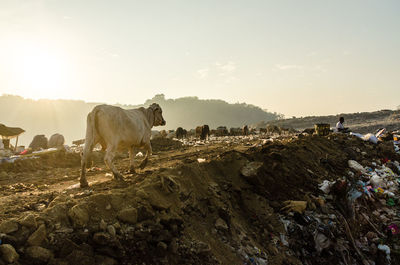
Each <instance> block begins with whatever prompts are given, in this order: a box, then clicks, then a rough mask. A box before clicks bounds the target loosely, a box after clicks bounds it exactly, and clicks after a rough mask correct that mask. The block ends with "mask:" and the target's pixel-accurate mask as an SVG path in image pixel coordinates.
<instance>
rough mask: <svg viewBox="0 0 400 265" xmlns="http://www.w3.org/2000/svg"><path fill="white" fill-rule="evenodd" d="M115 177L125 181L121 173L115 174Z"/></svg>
mask: <svg viewBox="0 0 400 265" xmlns="http://www.w3.org/2000/svg"><path fill="white" fill-rule="evenodd" d="M114 179H115V180H118V181H124V177H123V176H122V175H121V174H114Z"/></svg>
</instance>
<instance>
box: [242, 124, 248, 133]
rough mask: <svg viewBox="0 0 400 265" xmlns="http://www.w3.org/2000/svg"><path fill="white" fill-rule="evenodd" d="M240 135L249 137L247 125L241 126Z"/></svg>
mask: <svg viewBox="0 0 400 265" xmlns="http://www.w3.org/2000/svg"><path fill="white" fill-rule="evenodd" d="M242 134H243V135H249V127H248V126H247V125H245V126H243V128H242Z"/></svg>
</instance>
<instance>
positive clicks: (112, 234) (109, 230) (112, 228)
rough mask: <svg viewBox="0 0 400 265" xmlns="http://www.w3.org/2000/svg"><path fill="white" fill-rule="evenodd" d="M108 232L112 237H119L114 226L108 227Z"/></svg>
mask: <svg viewBox="0 0 400 265" xmlns="http://www.w3.org/2000/svg"><path fill="white" fill-rule="evenodd" d="M107 232H108V233H109V234H110V235H111V236H112V237H115V236H116V235H117V231H116V230H115V227H114V226H113V225H109V226H107Z"/></svg>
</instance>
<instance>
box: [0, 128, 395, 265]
mask: <svg viewBox="0 0 400 265" xmlns="http://www.w3.org/2000/svg"><path fill="white" fill-rule="evenodd" d="M153 147H155V148H154V154H153V156H152V157H151V159H150V161H149V164H148V166H147V167H146V168H145V169H144V170H137V173H136V174H128V173H126V170H127V169H128V168H129V160H128V158H127V157H126V156H125V155H122V156H121V157H120V158H118V159H117V160H116V165H117V167H118V168H119V169H120V170H121V172H124V178H125V181H124V182H117V181H114V180H113V178H112V175H111V174H110V171H109V170H108V169H107V168H105V166H104V164H103V163H102V162H101V156H102V155H101V153H98V154H97V155H96V156H95V158H94V161H95V164H94V166H93V167H92V168H90V169H89V172H88V173H87V177H88V181H89V185H90V187H89V188H88V189H81V188H80V187H79V174H80V157H79V154H78V153H73V154H70V153H65V152H61V151H60V152H58V153H55V154H49V155H47V156H44V157H41V158H39V159H30V160H23V161H18V162H15V163H13V164H4V163H3V164H1V165H0V195H1V199H0V221H1V223H0V239H1V240H2V245H3V248H5V247H4V246H5V245H11V246H12V248H13V249H14V251H15V254H14V255H11V254H9V252H7V251H6V250H3V249H2V248H1V245H0V256H2V260H3V261H1V260H0V264H3V263H5V264H6V263H14V264H71V265H72V264H363V263H364V264H374V263H365V260H368V262H369V261H371V262H372V261H373V262H375V264H379V260H381V259H382V258H381V256H382V253H380V252H379V251H378V252H376V253H374V254H373V253H372V252H371V253H372V254H371V253H370V252H369V250H362V251H363V253H361V254H359V255H353V257H347V256H346V255H344V257H343V255H342V254H343V253H345V251H350V252H354V251H355V247H354V246H353V245H352V244H351V239H350V238H351V237H350V238H349V235H348V233H347V234H346V232H345V231H344V228H343V227H342V226H341V225H339V224H337V225H336V228H335V229H333V228H331V229H332V231H333V230H335V231H334V233H336V234H335V236H333V237H332V238H330V240H331V243H330V246H329V247H326V248H324V249H323V250H322V251H318V250H316V249H315V246H314V244H316V243H315V242H316V241H317V240H316V239H315V238H311V239H310V240H309V242H311V243H310V244H312V245H313V246H310V247H309V248H310V249H307V248H306V249H304V248H305V247H304V245H305V244H307V242H306V243H301V242H302V241H301V240H305V237H307V236H310V235H309V234H304V233H306V232H305V231H307V230H306V229H304V230H301V232H299V231H297V234H296V233H294V232H293V231H291V230H290V229H289V230H288V227H286V226H287V225H285V224H287V223H288V222H289V221H288V220H292V221H293V220H294V219H295V218H300V217H299V216H298V215H296V214H294V215H293V213H292V214H289V215H287V213H285V212H284V211H282V207H284V206H285V205H286V204H285V203H284V202H285V201H287V200H293V201H305V202H307V210H308V211H312V214H311V213H309V214H308V215H307V214H303V215H301V218H304V216H308V217H307V218H311V217H310V216H314V217H315V216H318V215H321V216H322V215H326V216H329V215H332V214H334V215H335V216H336V217H335V218H337V220H336V221H335V222H336V223H343V222H340V221H339V220H340V218H341V216H343V218H346V220H348V223H349V226H350V229H352V231H353V237H354V238H361V237H362V235H363V234H365V233H366V231H365V230H363V229H364V228H363V227H361V226H360V225H358V224H357V222H356V221H351V220H354V216H346V209H347V208H346V209H344V210H343V207H340V205H339V206H337V205H338V204H340V203H339V202H337V201H336V198H337V196H336V195H333V197H332V195H330V197H329V196H324V195H323V194H322V192H321V190H319V189H318V185H319V184H320V183H321V182H323V181H324V180H332V181H333V180H339V179H342V178H343V177H344V176H345V175H347V173H348V171H349V167H348V160H350V159H351V160H356V161H358V162H360V163H361V164H362V165H363V166H371V162H372V161H375V162H376V163H382V162H380V161H382V160H385V161H387V160H388V159H390V160H392V161H393V160H396V159H397V160H399V161H400V159H399V156H398V155H397V154H395V153H394V151H393V144H392V143H391V142H387V143H380V144H378V145H374V144H371V143H366V142H363V141H361V140H360V139H357V138H353V137H348V136H342V135H329V136H327V137H318V136H303V135H300V136H294V135H291V136H286V137H273V138H269V137H261V138H260V137H225V138H223V139H219V140H215V141H212V142H205V143H204V142H198V143H194V144H193V145H182V144H181V143H178V144H176V143H174V144H172V145H171V144H169V143H168V141H166V142H163V143H155V144H154V145H153ZM141 159H142V158H141V157H137V159H136V161H135V163H136V164H139V162H140V160H141ZM246 170H247V171H246ZM321 200H322V202H321ZM328 206H329V207H328ZM374 207H376V208H379V207H380V206H379V205H376V206H374ZM380 208H382V207H380ZM371 212H372V210H371ZM371 212H368V211H366V212H365V213H367V214H368V215H371ZM321 216H320V219H323V217H321ZM302 220H303V219H302ZM315 220H317V218H316V219H315ZM315 220H314V221H315ZM318 220H319V219H318ZM293 222H294V221H293ZM316 222H317V221H315V222H313V225H314V224H315V223H316ZM318 222H325V221H321V220H319V221H318ZM326 222H328V221H326ZM371 222H374V223H378V224H379V221H378V219H377V217H376V216H375V217H373V216H372V217H371ZM303 226H305V225H304V224H303ZM353 229H354V230H353ZM367 232H368V231H367ZM299 233H300V234H299ZM301 233H303V234H301ZM361 234H362V235H361ZM340 240H343V241H340ZM381 240H382V242H386V241H387V240H388V239H387V238H381ZM390 240H391V241H390V244H392V245H390V246H392V249H393V245H394V246H397V244H398V243H397V242H398V240H397V239H393V238H391V239H390ZM396 240H397V241H396ZM343 242H344V243H343ZM349 242H350V243H349ZM393 242H394V243H393ZM387 244H389V243H387ZM299 245H303V247H300V246H299ZM338 245H342V246H343V248H344V249H345V250H338V248H337V246H338ZM399 246H400V244H399ZM359 248H360V247H359ZM399 249H400V247H399ZM11 252H13V251H11ZM10 255H11V258H9V256H10ZM391 255H392V262H393V261H400V259H399V256H398V254H396V252H395V251H393V250H392V254H391ZM17 256H18V257H17ZM2 262H3V263H2ZM321 262H322V263H321ZM382 264H384V263H382ZM393 264H395V263H393Z"/></svg>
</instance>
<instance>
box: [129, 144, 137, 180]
mask: <svg viewBox="0 0 400 265" xmlns="http://www.w3.org/2000/svg"><path fill="white" fill-rule="evenodd" d="M134 158H135V149H134V148H133V147H131V148H129V162H130V165H129V173H131V174H135V173H136V171H135V167H134V166H133V159H134Z"/></svg>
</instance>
